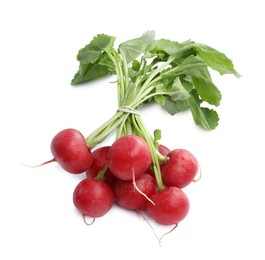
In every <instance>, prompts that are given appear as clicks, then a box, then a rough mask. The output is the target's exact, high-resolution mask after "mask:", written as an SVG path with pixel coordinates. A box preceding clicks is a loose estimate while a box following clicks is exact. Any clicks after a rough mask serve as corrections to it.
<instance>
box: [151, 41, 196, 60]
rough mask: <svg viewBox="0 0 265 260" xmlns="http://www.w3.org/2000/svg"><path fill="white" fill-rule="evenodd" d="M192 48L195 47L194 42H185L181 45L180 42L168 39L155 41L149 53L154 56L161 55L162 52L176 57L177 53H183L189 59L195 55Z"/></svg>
mask: <svg viewBox="0 0 265 260" xmlns="http://www.w3.org/2000/svg"><path fill="white" fill-rule="evenodd" d="M192 46H193V42H192V41H185V42H183V43H179V42H176V41H171V40H167V39H159V40H156V41H154V42H153V43H152V44H151V45H150V47H149V49H150V50H149V51H150V52H151V53H153V54H154V53H157V54H159V53H161V52H165V53H167V54H168V55H174V54H176V53H178V54H179V53H181V54H182V55H183V56H185V57H187V56H189V55H190V54H192V53H193V49H192ZM189 50H190V51H189ZM184 54H185V55H184Z"/></svg>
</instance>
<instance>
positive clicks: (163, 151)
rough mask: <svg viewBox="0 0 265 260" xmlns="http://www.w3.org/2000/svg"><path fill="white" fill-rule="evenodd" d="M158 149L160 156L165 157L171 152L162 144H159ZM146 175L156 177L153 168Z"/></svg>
mask: <svg viewBox="0 0 265 260" xmlns="http://www.w3.org/2000/svg"><path fill="white" fill-rule="evenodd" d="M157 149H158V152H159V153H160V154H162V155H163V156H166V155H167V154H168V153H169V152H170V150H169V148H167V147H166V146H164V145H162V144H159V146H158V148H157ZM162 163H164V162H160V164H162ZM146 173H148V174H150V175H151V176H153V177H155V174H154V171H153V170H152V169H151V168H149V169H148V170H147V171H146Z"/></svg>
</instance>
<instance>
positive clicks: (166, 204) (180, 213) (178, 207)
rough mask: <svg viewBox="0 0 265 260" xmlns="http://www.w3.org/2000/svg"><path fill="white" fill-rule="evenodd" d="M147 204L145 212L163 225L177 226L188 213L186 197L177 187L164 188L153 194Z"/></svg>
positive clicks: (188, 204)
mask: <svg viewBox="0 0 265 260" xmlns="http://www.w3.org/2000/svg"><path fill="white" fill-rule="evenodd" d="M150 199H151V200H152V201H153V202H154V204H155V205H154V204H153V203H150V202H149V201H148V202H147V207H146V209H147V212H148V213H149V215H150V216H151V217H152V218H153V219H154V220H155V221H156V222H158V223H160V224H163V225H171V224H178V223H179V222H180V221H182V220H183V219H184V218H185V217H186V215H187V214H188V212H189V207H190V203H189V200H188V197H187V195H186V194H185V193H184V192H183V191H182V190H181V189H179V188H177V187H166V188H164V189H162V190H160V191H158V192H156V193H154V194H153V195H152V196H151V197H150Z"/></svg>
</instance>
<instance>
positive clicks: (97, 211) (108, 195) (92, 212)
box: [73, 179, 114, 218]
mask: <svg viewBox="0 0 265 260" xmlns="http://www.w3.org/2000/svg"><path fill="white" fill-rule="evenodd" d="M73 202H74V205H75V207H76V208H77V209H78V210H79V211H80V212H81V213H82V215H83V216H89V217H93V218H97V217H101V216H103V215H105V214H106V213H107V212H108V211H109V210H110V209H111V207H112V205H113V203H114V193H113V190H112V189H111V187H110V186H109V185H108V184H107V183H105V182H103V181H100V180H98V179H84V180H82V181H81V182H80V183H79V184H78V185H77V186H76V188H75V190H74V194H73Z"/></svg>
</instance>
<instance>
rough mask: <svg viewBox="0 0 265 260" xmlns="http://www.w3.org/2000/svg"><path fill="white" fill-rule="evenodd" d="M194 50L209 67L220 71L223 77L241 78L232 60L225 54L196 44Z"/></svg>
mask: <svg viewBox="0 0 265 260" xmlns="http://www.w3.org/2000/svg"><path fill="white" fill-rule="evenodd" d="M194 50H195V52H196V53H197V54H198V55H199V56H200V57H201V58H202V59H203V60H204V61H205V62H206V64H207V65H208V66H209V67H211V68H212V69H214V70H216V71H218V72H219V73H220V74H221V75H224V74H234V75H235V76H236V77H240V74H239V73H238V72H237V71H236V70H235V69H234V65H233V62H232V60H231V59H229V58H228V57H227V56H226V55H225V54H224V53H222V52H219V51H217V50H216V49H214V48H212V47H210V46H207V45H205V44H201V43H197V44H195V45H194Z"/></svg>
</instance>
